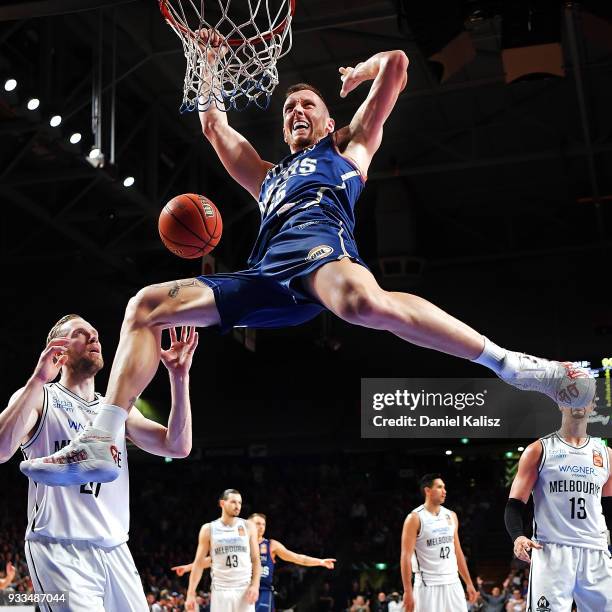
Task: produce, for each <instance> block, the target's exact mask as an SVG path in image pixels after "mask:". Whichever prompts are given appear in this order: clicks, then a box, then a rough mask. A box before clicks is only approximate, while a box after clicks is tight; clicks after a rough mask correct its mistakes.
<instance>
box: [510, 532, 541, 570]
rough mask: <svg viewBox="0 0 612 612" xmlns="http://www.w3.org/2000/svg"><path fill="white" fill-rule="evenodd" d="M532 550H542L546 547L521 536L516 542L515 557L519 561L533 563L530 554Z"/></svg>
mask: <svg viewBox="0 0 612 612" xmlns="http://www.w3.org/2000/svg"><path fill="white" fill-rule="evenodd" d="M532 548H535V549H536V550H542V548H544V547H543V546H542V545H541V544H538V543H537V542H534V541H533V540H530V539H529V538H527V537H525V536H519V537H518V538H516V540H514V555H515V557H516V558H517V559H520V560H521V561H525V563H531V557H530V556H529V552H530V551H531V549H532Z"/></svg>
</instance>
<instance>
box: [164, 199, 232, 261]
mask: <svg viewBox="0 0 612 612" xmlns="http://www.w3.org/2000/svg"><path fill="white" fill-rule="evenodd" d="M222 231H223V221H222V220H221V214H220V213H219V211H218V210H217V207H216V206H215V205H214V204H213V203H212V202H211V201H210V200H209V199H208V198H205V197H204V196H202V195H198V194H195V193H183V194H182V195H178V196H176V197H175V198H172V199H171V200H170V201H169V202H168V203H167V204H166V205H165V206H164V209H163V210H162V211H161V214H160V216H159V235H160V237H161V239H162V242H163V243H164V246H165V247H166V248H167V249H169V250H170V251H172V253H174V254H175V255H178V256H179V257H183V258H184V259H195V258H196V257H202V255H206V253H210V252H211V251H212V250H213V249H214V248H215V247H216V246H217V244H219V240H221V232H222Z"/></svg>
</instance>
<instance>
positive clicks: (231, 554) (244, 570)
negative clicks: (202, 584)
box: [210, 518, 253, 589]
mask: <svg viewBox="0 0 612 612" xmlns="http://www.w3.org/2000/svg"><path fill="white" fill-rule="evenodd" d="M210 550H211V557H212V566H211V570H210V571H211V577H212V587H213V589H238V588H241V587H245V586H246V585H248V584H249V582H250V581H251V576H252V574H253V566H252V563H251V552H250V547H249V532H248V529H247V524H246V521H245V520H244V519H241V518H236V519H234V523H233V524H232V525H225V524H224V523H223V521H222V520H221V519H217V520H216V521H213V522H212V523H211V524H210Z"/></svg>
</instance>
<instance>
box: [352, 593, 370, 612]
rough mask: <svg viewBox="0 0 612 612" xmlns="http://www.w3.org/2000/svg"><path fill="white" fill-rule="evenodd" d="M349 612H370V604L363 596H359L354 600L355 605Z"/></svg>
mask: <svg viewBox="0 0 612 612" xmlns="http://www.w3.org/2000/svg"><path fill="white" fill-rule="evenodd" d="M348 612H370V602H369V601H366V599H365V597H364V596H363V595H357V597H355V599H353V605H352V606H351V607H350V608H349V610H348Z"/></svg>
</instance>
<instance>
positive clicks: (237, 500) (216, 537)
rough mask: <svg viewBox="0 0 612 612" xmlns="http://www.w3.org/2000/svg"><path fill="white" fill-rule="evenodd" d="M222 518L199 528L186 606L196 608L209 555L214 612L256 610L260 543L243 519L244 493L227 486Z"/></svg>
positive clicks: (247, 522)
mask: <svg viewBox="0 0 612 612" xmlns="http://www.w3.org/2000/svg"><path fill="white" fill-rule="evenodd" d="M219 506H220V507H221V517H220V518H218V519H217V520H216V521H212V522H211V523H206V524H205V525H203V526H202V528H201V529H200V535H199V537H198V550H197V552H196V556H195V559H194V561H193V566H192V571H191V575H190V576H189V587H188V590H187V599H186V601H185V609H186V610H190V611H195V610H196V607H195V606H196V601H195V598H196V589H197V586H198V584H199V582H200V580H201V579H202V572H203V570H204V568H205V567H206V565H207V563H206V559H207V557H208V556H209V555H210V558H211V565H210V568H211V569H210V573H211V599H210V609H211V612H254V611H255V602H256V601H257V599H258V597H259V578H260V576H261V564H260V562H259V546H258V544H257V530H256V529H255V525H254V524H253V523H252V522H251V521H247V520H245V519H243V518H240V510H241V509H242V496H241V495H240V492H239V491H237V490H236V489H226V490H225V491H223V493H222V494H221V497H220V498H219Z"/></svg>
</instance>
